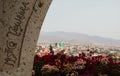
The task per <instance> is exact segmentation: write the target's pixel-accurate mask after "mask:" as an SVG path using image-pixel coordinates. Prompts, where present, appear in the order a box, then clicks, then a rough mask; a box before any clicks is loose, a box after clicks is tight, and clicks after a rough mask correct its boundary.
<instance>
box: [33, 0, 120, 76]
mask: <svg viewBox="0 0 120 76" xmlns="http://www.w3.org/2000/svg"><path fill="white" fill-rule="evenodd" d="M118 3H120V1H118V0H116V1H113V0H105V1H103V0H101V1H96V0H92V1H89V0H84V1H82V0H76V2H75V1H73V0H72V1H70V3H69V2H67V1H61V0H60V1H53V5H52V6H51V8H50V10H49V12H48V16H47V17H46V19H45V22H44V24H43V25H44V26H43V27H42V30H41V32H40V36H39V38H38V43H37V46H36V50H35V54H36V55H35V60H34V64H35V65H34V66H37V65H36V63H37V62H38V61H41V62H43V65H42V66H41V71H40V72H38V71H37V70H36V69H34V70H33V76H39V75H42V76H55V75H54V74H56V75H57V76H119V75H120V35H119V33H120V31H119V29H118V28H120V26H119V25H120V22H119V20H120V14H119V13H118V12H120V9H119V7H120V5H119V4H118ZM61 5H62V6H61ZM55 7H56V8H55ZM57 7H58V8H57ZM53 13H54V14H53ZM42 59H43V61H42ZM44 59H48V60H45V61H44ZM39 64H42V63H39ZM50 67H51V69H50ZM51 70H52V71H51Z"/></svg>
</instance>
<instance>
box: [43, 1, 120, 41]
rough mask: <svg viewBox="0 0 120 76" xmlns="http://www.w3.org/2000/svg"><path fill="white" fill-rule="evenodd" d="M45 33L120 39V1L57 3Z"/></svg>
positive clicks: (46, 25) (53, 5) (48, 16)
mask: <svg viewBox="0 0 120 76" xmlns="http://www.w3.org/2000/svg"><path fill="white" fill-rule="evenodd" d="M42 31H44V32H49V31H65V32H78V33H83V34H88V35H97V36H101V37H108V38H114V39H119V40H120V34H119V33H120V0H53V2H52V4H51V6H50V8H49V11H48V13H47V15H46V18H45V20H44V23H43V26H42ZM41 33H42V32H41Z"/></svg>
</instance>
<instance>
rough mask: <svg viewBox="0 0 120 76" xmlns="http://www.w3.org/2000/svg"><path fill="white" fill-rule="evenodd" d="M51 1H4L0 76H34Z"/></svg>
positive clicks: (0, 17) (1, 1)
mask: <svg viewBox="0 0 120 76" xmlns="http://www.w3.org/2000/svg"><path fill="white" fill-rule="evenodd" d="M50 3H51V0H0V76H31V71H32V65H33V59H34V50H35V46H36V43H37V39H38V36H39V32H40V29H41V26H42V23H43V20H44V18H45V15H46V13H47V10H48V8H49V6H50Z"/></svg>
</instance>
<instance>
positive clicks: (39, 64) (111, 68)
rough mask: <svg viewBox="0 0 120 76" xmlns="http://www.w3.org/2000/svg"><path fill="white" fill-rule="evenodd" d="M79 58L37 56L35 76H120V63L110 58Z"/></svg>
mask: <svg viewBox="0 0 120 76" xmlns="http://www.w3.org/2000/svg"><path fill="white" fill-rule="evenodd" d="M89 53H90V56H87V55H86V54H85V53H81V54H79V56H68V55H65V54H56V55H51V54H47V55H44V56H41V57H40V56H38V55H35V59H34V67H33V70H34V71H35V74H34V75H35V76H120V62H118V61H117V62H115V61H114V60H113V59H112V57H110V56H102V55H99V56H92V54H93V52H91V51H90V52H89Z"/></svg>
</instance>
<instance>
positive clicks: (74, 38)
mask: <svg viewBox="0 0 120 76" xmlns="http://www.w3.org/2000/svg"><path fill="white" fill-rule="evenodd" d="M44 41H46V42H60V41H64V42H75V43H79V42H94V43H102V44H110V45H120V40H115V39H111V38H103V37H99V36H89V35H86V34H81V33H75V32H42V33H41V34H40V38H39V40H38V42H44Z"/></svg>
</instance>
